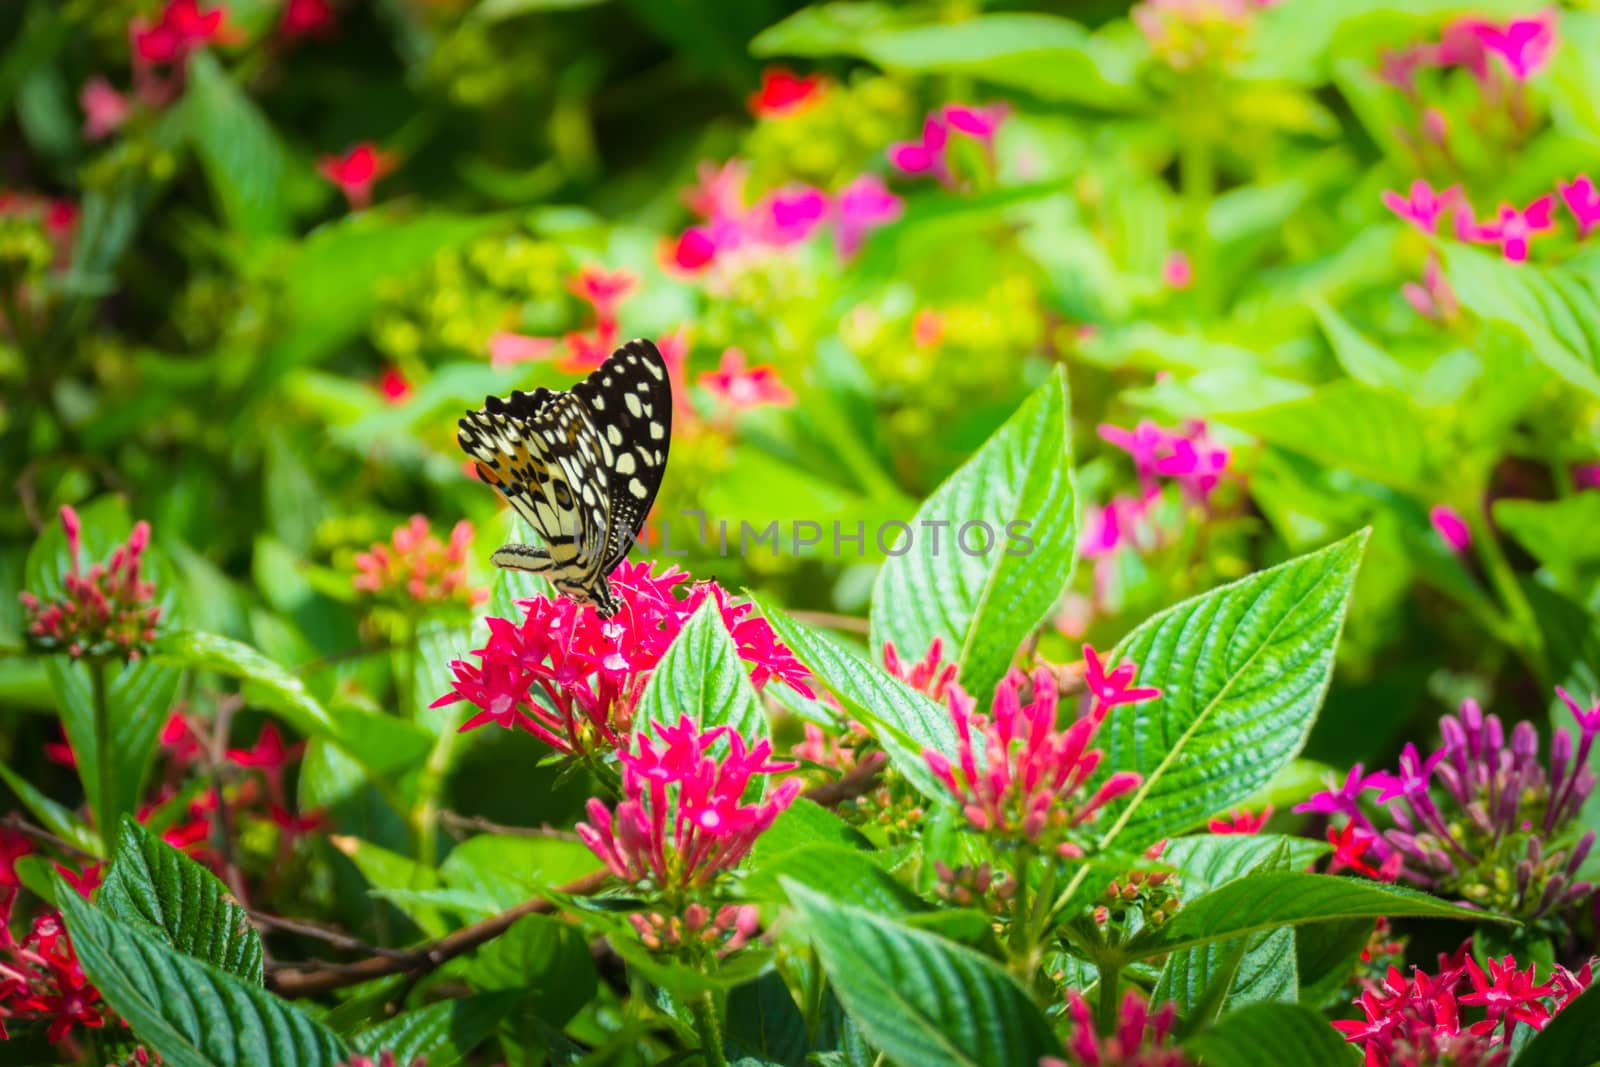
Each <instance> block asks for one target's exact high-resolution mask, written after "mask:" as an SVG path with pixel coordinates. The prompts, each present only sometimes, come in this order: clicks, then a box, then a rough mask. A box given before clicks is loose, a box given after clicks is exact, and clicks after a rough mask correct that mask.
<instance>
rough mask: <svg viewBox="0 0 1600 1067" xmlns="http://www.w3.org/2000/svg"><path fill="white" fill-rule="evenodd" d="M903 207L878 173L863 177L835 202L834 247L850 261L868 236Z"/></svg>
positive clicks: (888, 221)
mask: <svg viewBox="0 0 1600 1067" xmlns="http://www.w3.org/2000/svg"><path fill="white" fill-rule="evenodd" d="M903 209H904V205H903V204H902V203H901V200H900V198H899V197H898V196H895V195H894V194H893V193H891V192H890V191H889V187H888V186H886V185H885V184H884V183H883V179H882V178H880V177H878V175H876V174H863V175H861V177H859V178H857V179H856V180H855V181H853V182H851V183H850V184H849V185H847V186H845V187H844V189H842V190H841V191H840V192H839V197H838V199H837V200H836V201H835V202H834V230H833V241H834V247H835V248H837V249H838V252H839V255H840V256H841V257H842V258H844V259H849V258H850V257H851V256H854V255H855V254H856V252H858V251H860V249H861V242H862V241H864V240H865V239H866V236H867V234H868V233H871V232H872V231H873V230H875V229H877V228H878V227H880V226H885V225H887V224H889V223H891V222H893V221H895V220H896V219H898V218H899V217H900V215H901V212H902V211H903Z"/></svg>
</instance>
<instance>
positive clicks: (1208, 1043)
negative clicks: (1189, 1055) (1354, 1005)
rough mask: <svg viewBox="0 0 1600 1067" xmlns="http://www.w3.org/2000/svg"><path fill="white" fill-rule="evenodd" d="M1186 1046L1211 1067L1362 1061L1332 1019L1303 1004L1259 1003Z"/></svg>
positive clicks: (1310, 1066)
mask: <svg viewBox="0 0 1600 1067" xmlns="http://www.w3.org/2000/svg"><path fill="white" fill-rule="evenodd" d="M1184 1045H1185V1047H1186V1048H1188V1049H1189V1050H1190V1051H1191V1052H1193V1053H1195V1054H1196V1055H1197V1056H1199V1057H1200V1060H1201V1062H1203V1063H1204V1064H1206V1067H1283V1065H1284V1064H1286V1063H1292V1064H1294V1065H1295V1067H1355V1065H1356V1064H1357V1063H1359V1062H1360V1057H1359V1055H1358V1054H1357V1053H1356V1051H1355V1049H1354V1048H1353V1047H1352V1046H1350V1045H1347V1044H1345V1042H1344V1039H1343V1038H1341V1037H1340V1036H1339V1032H1338V1031H1337V1030H1335V1029H1334V1028H1333V1027H1331V1026H1329V1025H1328V1021H1327V1020H1326V1019H1324V1018H1323V1017H1322V1016H1321V1015H1318V1014H1317V1013H1316V1012H1314V1011H1311V1010H1310V1009H1309V1008H1305V1007H1302V1006H1300V1005H1298V1004H1253V1005H1251V1006H1250V1007H1247V1008H1242V1009H1240V1010H1239V1011H1236V1012H1233V1013H1232V1014H1230V1015H1228V1016H1227V1017H1226V1018H1224V1019H1223V1020H1222V1021H1221V1022H1219V1023H1217V1025H1216V1026H1214V1027H1212V1028H1211V1029H1209V1030H1207V1031H1205V1032H1204V1033H1200V1034H1197V1035H1195V1036H1194V1037H1192V1038H1190V1039H1189V1040H1188V1041H1186V1042H1185V1043H1184Z"/></svg>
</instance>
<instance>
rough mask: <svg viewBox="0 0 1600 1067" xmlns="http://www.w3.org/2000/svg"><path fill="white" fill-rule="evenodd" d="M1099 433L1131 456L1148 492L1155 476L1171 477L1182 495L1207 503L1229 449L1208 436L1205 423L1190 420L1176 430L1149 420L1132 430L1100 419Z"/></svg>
mask: <svg viewBox="0 0 1600 1067" xmlns="http://www.w3.org/2000/svg"><path fill="white" fill-rule="evenodd" d="M1098 432H1099V434H1100V436H1101V437H1102V438H1103V439H1105V440H1106V441H1108V442H1110V443H1111V444H1113V445H1115V446H1117V447H1118V448H1120V449H1122V450H1123V451H1125V452H1127V453H1128V454H1129V455H1130V456H1132V457H1133V465H1134V470H1135V472H1136V473H1137V474H1138V476H1139V482H1140V484H1141V485H1142V486H1143V487H1144V489H1145V493H1146V495H1147V496H1148V495H1149V493H1150V491H1151V490H1153V489H1154V488H1155V487H1156V479H1157V478H1158V477H1164V478H1171V479H1173V480H1174V481H1176V482H1177V483H1178V485H1179V486H1180V487H1181V488H1182V489H1183V492H1184V495H1185V496H1187V497H1189V498H1190V499H1191V500H1193V501H1195V502H1196V503H1199V504H1205V503H1207V502H1208V501H1209V500H1210V498H1211V494H1212V493H1213V492H1214V491H1215V490H1216V488H1217V486H1218V485H1219V484H1220V483H1221V481H1222V475H1223V474H1224V473H1225V472H1226V471H1227V469H1228V463H1229V460H1230V459H1231V456H1232V453H1231V452H1230V451H1229V450H1228V449H1227V448H1225V447H1223V446H1222V445H1219V444H1217V443H1216V442H1215V441H1213V440H1212V438H1211V436H1210V434H1209V432H1208V431H1207V429H1206V424H1205V423H1203V422H1201V421H1199V420H1191V421H1190V422H1188V423H1186V424H1185V425H1184V426H1183V428H1182V429H1180V430H1167V429H1163V428H1162V427H1160V426H1157V425H1156V424H1155V423H1153V422H1149V421H1145V422H1141V423H1139V425H1138V426H1136V427H1135V428H1134V429H1132V430H1124V429H1122V428H1121V427H1119V426H1112V425H1110V424H1109V423H1102V424H1101V425H1100V427H1099V431H1098Z"/></svg>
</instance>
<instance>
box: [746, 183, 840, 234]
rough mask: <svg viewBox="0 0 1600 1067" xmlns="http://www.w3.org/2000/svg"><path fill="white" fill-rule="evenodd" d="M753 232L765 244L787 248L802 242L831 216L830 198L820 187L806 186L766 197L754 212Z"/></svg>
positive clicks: (751, 213) (752, 216) (751, 222)
mask: <svg viewBox="0 0 1600 1067" xmlns="http://www.w3.org/2000/svg"><path fill="white" fill-rule="evenodd" d="M750 215H751V221H750V223H749V230H750V233H751V235H752V236H753V237H754V238H755V239H756V240H758V241H760V242H762V243H763V244H769V245H773V246H775V247H777V248H783V247H786V246H788V245H792V244H799V243H800V242H801V241H804V240H805V239H806V238H807V237H810V236H811V235H812V234H813V233H815V232H816V231H817V227H819V226H821V225H822V223H823V220H824V219H826V218H827V215H828V198H827V196H826V195H825V194H824V193H823V192H822V190H820V189H813V188H812V187H811V186H809V185H802V186H798V187H794V188H790V189H780V190H778V191H776V192H773V193H769V194H767V195H766V196H765V197H763V198H762V199H761V200H760V201H759V202H758V203H757V204H756V205H755V207H754V208H752V209H751V212H750Z"/></svg>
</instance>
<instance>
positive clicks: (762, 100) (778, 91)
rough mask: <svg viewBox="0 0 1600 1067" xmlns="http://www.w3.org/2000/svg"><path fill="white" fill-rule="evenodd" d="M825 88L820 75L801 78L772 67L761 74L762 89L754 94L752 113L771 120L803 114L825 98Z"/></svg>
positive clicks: (781, 68) (780, 68)
mask: <svg viewBox="0 0 1600 1067" xmlns="http://www.w3.org/2000/svg"><path fill="white" fill-rule="evenodd" d="M823 85H824V82H823V78H822V75H820V74H811V75H808V76H807V77H804V78H801V77H797V76H796V75H795V74H794V73H793V72H791V71H789V70H786V69H784V68H783V67H768V68H767V69H766V70H764V71H762V72H761V88H760V89H758V90H756V91H755V92H753V93H751V94H750V99H749V104H750V113H751V114H752V115H754V116H756V117H757V118H771V117H773V116H776V115H786V114H791V113H793V112H797V111H800V110H802V109H803V108H804V107H805V106H806V105H808V104H811V103H814V102H816V101H817V100H818V99H820V98H821V96H822V92H823Z"/></svg>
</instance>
